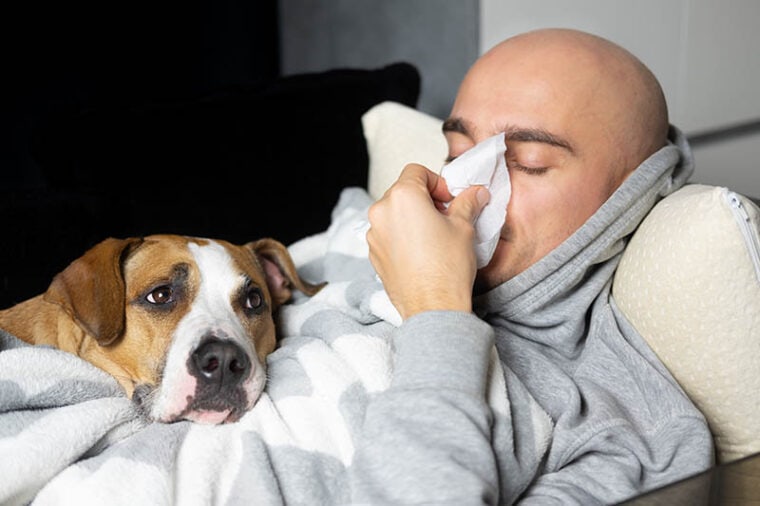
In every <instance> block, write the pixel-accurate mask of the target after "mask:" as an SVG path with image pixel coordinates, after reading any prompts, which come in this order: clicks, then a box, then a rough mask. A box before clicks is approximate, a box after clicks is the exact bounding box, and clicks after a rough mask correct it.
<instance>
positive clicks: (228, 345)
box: [190, 339, 251, 387]
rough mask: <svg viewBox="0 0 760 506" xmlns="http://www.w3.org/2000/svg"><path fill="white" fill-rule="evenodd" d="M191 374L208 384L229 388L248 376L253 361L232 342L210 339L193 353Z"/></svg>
mask: <svg viewBox="0 0 760 506" xmlns="http://www.w3.org/2000/svg"><path fill="white" fill-rule="evenodd" d="M190 365H191V367H190V373H191V374H192V375H193V376H195V377H196V378H198V380H200V381H202V382H204V383H207V384H217V385H219V386H220V387H228V386H234V385H237V384H239V383H240V382H241V381H242V380H243V379H244V378H246V377H247V376H248V372H249V371H250V369H251V360H250V359H249V358H248V355H247V354H246V353H245V351H243V349H242V348H241V347H240V346H238V345H237V344H235V343H233V342H232V341H222V340H219V339H208V340H206V341H204V342H203V343H201V345H200V346H198V348H197V349H196V350H195V351H194V352H193V355H192V361H191V364H190Z"/></svg>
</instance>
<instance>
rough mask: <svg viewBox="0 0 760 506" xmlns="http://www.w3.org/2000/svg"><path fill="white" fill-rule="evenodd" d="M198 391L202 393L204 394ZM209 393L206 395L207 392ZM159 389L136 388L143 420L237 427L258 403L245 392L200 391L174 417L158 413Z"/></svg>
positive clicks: (136, 403)
mask: <svg viewBox="0 0 760 506" xmlns="http://www.w3.org/2000/svg"><path fill="white" fill-rule="evenodd" d="M198 390H201V391H200V392H199V391H198ZM204 390H205V391H204ZM157 395H158V387H157V386H155V385H148V384H141V385H138V386H137V387H136V388H135V391H134V393H133V394H132V401H133V402H134V403H135V405H136V406H137V409H138V411H139V413H140V414H141V416H143V417H144V418H146V419H148V420H151V421H158V422H163V423H173V422H178V421H180V420H189V421H192V422H196V423H202V424H207V425H218V424H226V423H234V422H237V421H239V420H240V419H241V418H242V417H243V415H245V414H246V413H247V412H248V411H249V410H250V409H251V407H253V404H254V403H255V401H256V399H253V400H250V399H249V395H248V394H247V392H246V391H245V390H244V389H243V388H242V387H240V388H235V389H232V390H228V391H225V392H220V391H217V392H209V391H208V389H202V388H201V389H198V388H196V394H195V395H187V396H185V402H184V403H182V404H184V408H182V409H180V410H179V411H176V412H174V413H168V412H165V413H161V412H156V400H155V399H156V398H157Z"/></svg>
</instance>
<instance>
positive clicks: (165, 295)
mask: <svg viewBox="0 0 760 506" xmlns="http://www.w3.org/2000/svg"><path fill="white" fill-rule="evenodd" d="M173 296H174V291H173V290H172V287H171V286H169V285H162V286H159V287H157V288H154V289H153V290H151V292H150V293H148V295H147V296H146V297H145V298H146V299H147V301H148V302H150V303H151V304H168V303H169V302H172V301H173V300H174V297H173Z"/></svg>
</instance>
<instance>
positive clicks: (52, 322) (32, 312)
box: [0, 235, 324, 424]
mask: <svg viewBox="0 0 760 506" xmlns="http://www.w3.org/2000/svg"><path fill="white" fill-rule="evenodd" d="M323 285H324V283H323V284H320V285H313V284H310V283H308V282H306V281H304V280H302V279H301V278H300V277H299V275H298V273H297V272H296V269H295V266H294V264H293V260H292V258H291V257H290V255H289V253H288V250H287V249H286V248H285V246H284V245H282V244H281V243H280V242H278V241H276V240H274V239H269V238H265V239H261V240H258V241H254V242H250V243H248V244H245V245H243V246H240V245H234V244H231V243H229V242H226V241H221V240H211V239H203V238H192V237H184V236H178V235H151V236H146V237H142V238H138V237H133V238H127V239H114V238H109V239H106V240H104V241H102V242H100V243H99V244H97V245H95V246H94V247H93V248H91V249H90V250H88V251H87V252H86V253H85V254H84V255H83V256H82V257H80V258H78V259H77V260H75V261H73V262H72V263H71V264H70V265H69V266H68V267H66V269H64V270H63V271H62V272H61V273H59V274H58V275H57V276H55V278H54V279H53V281H52V283H51V284H50V287H49V288H48V289H47V291H46V292H45V293H43V294H41V295H38V296H36V297H33V298H31V299H29V300H26V301H24V302H21V303H19V304H17V305H15V306H13V307H11V308H9V309H6V310H3V311H0V328H2V329H5V330H6V331H8V332H10V333H11V334H14V335H15V336H17V337H18V338H20V339H22V340H24V341H27V342H29V343H34V344H47V345H52V346H55V347H57V348H60V349H62V350H65V351H68V352H71V353H73V354H75V355H78V356H79V357H81V358H83V359H85V360H87V361H89V362H91V363H92V364H93V365H95V366H97V367H99V368H101V369H103V370H104V371H106V372H108V373H110V374H111V375H112V376H114V377H115V378H116V380H117V381H118V382H119V383H120V384H121V386H122V387H123V388H124V390H125V391H126V393H127V395H128V396H129V397H130V398H132V399H133V400H134V401H135V402H136V404H137V405H138V406H139V407H140V410H141V411H142V412H143V413H144V414H145V415H146V416H147V417H148V418H150V419H152V420H157V421H162V422H173V421H177V420H182V419H186V420H192V421H195V422H200V423H208V424H217V423H227V422H233V421H236V420H238V419H240V417H242V416H243V414H245V413H246V412H247V411H248V410H249V409H250V408H251V407H253V405H254V404H255V402H256V400H257V399H258V398H259V396H260V394H261V392H262V390H263V388H264V385H265V383H266V357H267V355H268V354H269V353H271V352H272V351H273V350H274V349H275V346H276V340H277V338H276V333H275V320H274V316H273V312H274V311H275V310H276V309H277V307H278V306H280V305H281V304H283V303H285V302H287V301H289V300H290V299H291V296H292V291H293V290H294V289H297V290H299V291H301V292H303V293H304V294H306V295H314V294H315V293H317V292H318V291H319V290H320V288H321V287H322V286H323Z"/></svg>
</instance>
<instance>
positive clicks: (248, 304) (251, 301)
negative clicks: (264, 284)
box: [243, 288, 264, 309]
mask: <svg viewBox="0 0 760 506" xmlns="http://www.w3.org/2000/svg"><path fill="white" fill-rule="evenodd" d="M263 303H264V298H263V297H262V296H261V291H260V290H259V289H258V288H250V289H249V290H248V291H247V292H246V293H245V300H244V301H243V305H244V306H245V308H246V309H258V308H260V307H261V305H262V304H263Z"/></svg>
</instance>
